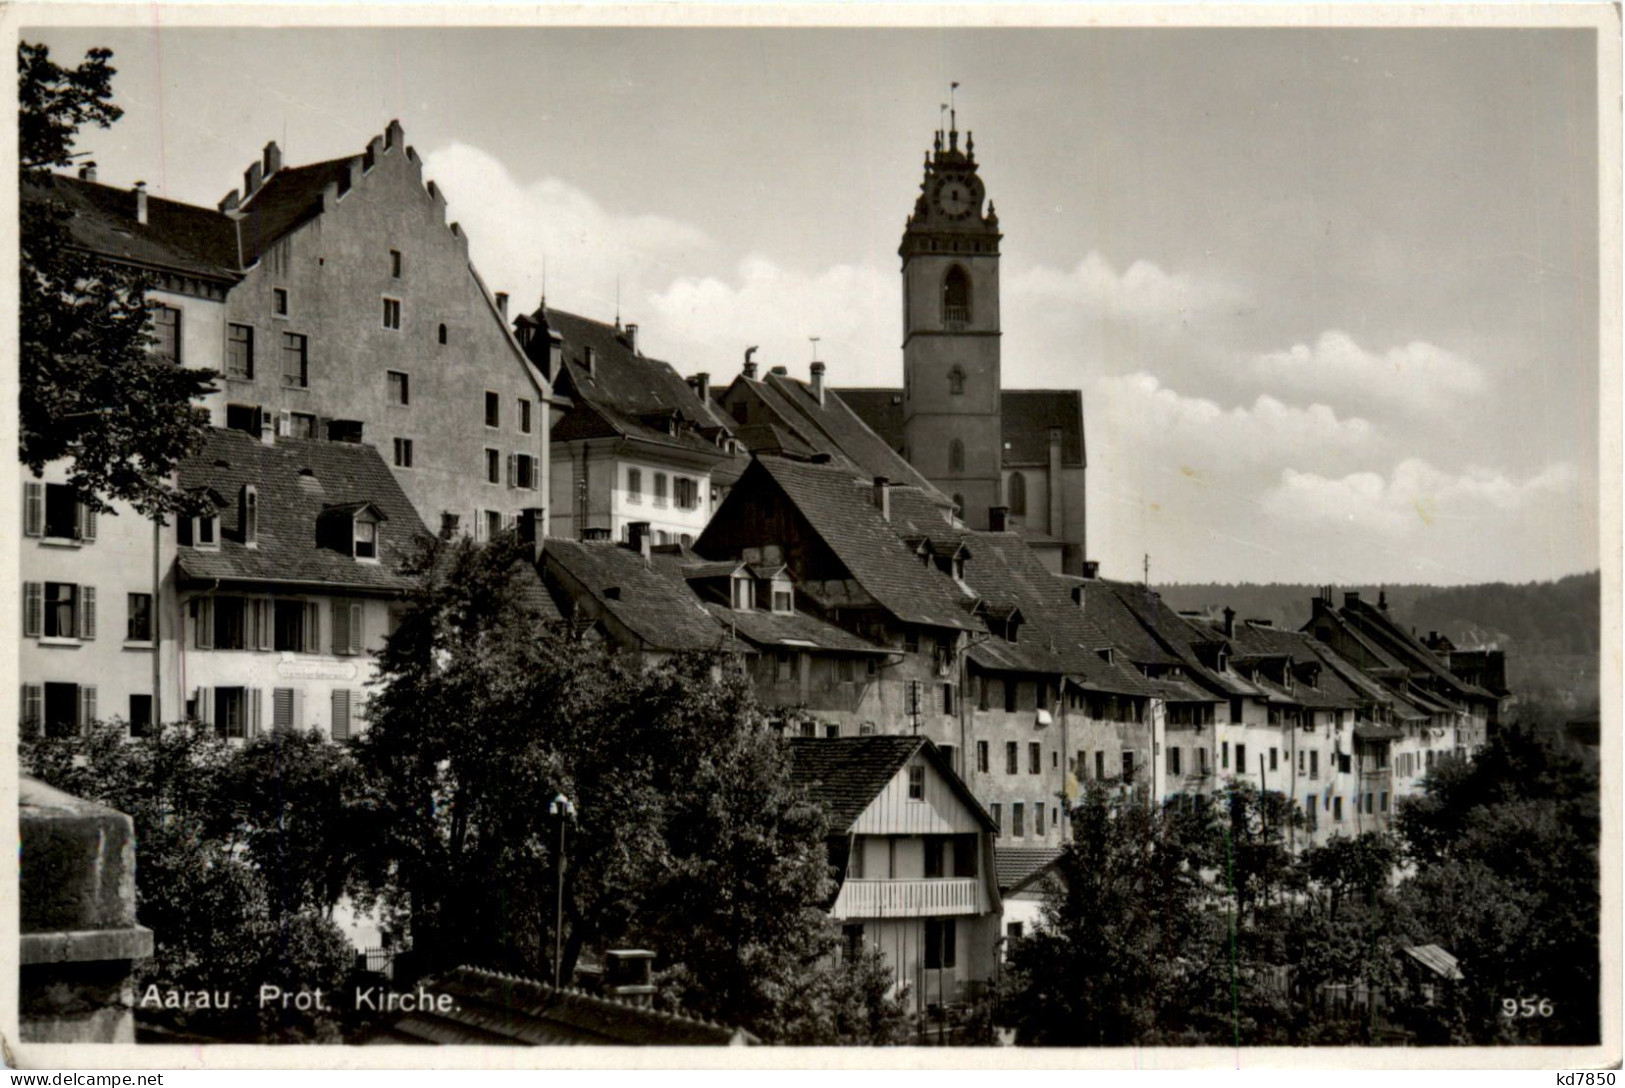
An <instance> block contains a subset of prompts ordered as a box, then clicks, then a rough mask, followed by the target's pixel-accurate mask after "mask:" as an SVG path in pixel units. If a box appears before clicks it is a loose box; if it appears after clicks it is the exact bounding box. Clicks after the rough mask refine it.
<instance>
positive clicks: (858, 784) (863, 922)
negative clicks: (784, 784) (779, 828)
mask: <svg viewBox="0 0 1625 1088" xmlns="http://www.w3.org/2000/svg"><path fill="white" fill-rule="evenodd" d="M786 743H787V744H789V746H790V753H791V759H792V775H793V778H794V781H795V782H796V783H797V784H798V785H800V786H802V787H804V788H806V789H807V790H808V791H809V792H810V793H811V795H812V796H813V798H814V799H815V800H817V801H819V802H821V803H822V804H823V806H824V809H825V811H826V812H827V813H828V816H829V835H830V838H829V846H830V861H831V864H832V865H833V867H834V869H835V871H836V874H837V890H836V894H835V898H834V900H833V902H832V903H831V904H830V908H829V909H830V913H831V914H832V915H833V916H834V917H835V918H836V919H837V920H838V921H839V922H840V923H841V926H842V929H843V931H844V934H845V938H846V947H847V949H849V950H852V951H856V950H858V949H860V948H865V947H867V948H873V949H875V950H877V951H879V952H881V953H882V954H884V955H885V956H886V958H887V960H888V961H889V962H890V964H891V966H892V971H893V977H894V986H893V992H894V993H900V994H903V995H905V996H906V1000H907V1002H908V1005H909V1008H910V1009H912V1010H913V1011H914V1012H915V1013H916V1014H918V1015H922V1016H923V1015H927V1014H930V1013H932V1012H933V1011H937V1010H942V1009H946V1008H948V1007H951V1006H954V1005H958V1004H961V1003H964V1002H966V1001H969V1000H971V999H972V998H974V997H976V996H977V995H978V994H979V993H980V992H982V991H983V990H984V989H985V987H986V986H987V985H988V984H989V983H990V982H991V980H992V979H993V977H994V973H995V969H996V962H997V956H998V942H999V937H1000V929H999V925H1000V918H1001V910H1002V904H1001V901H1000V898H999V884H998V878H997V869H996V866H995V864H994V855H993V821H992V820H991V819H990V818H989V817H988V814H987V813H986V812H985V811H984V810H983V809H982V806H981V805H979V804H978V803H977V802H976V798H975V797H973V796H972V795H971V792H970V790H969V789H967V788H966V786H965V784H964V783H963V782H962V781H961V780H960V778H959V776H958V775H957V774H955V773H954V770H953V768H952V767H951V766H950V765H949V764H948V761H947V760H946V759H944V758H943V755H942V753H941V752H940V751H939V750H938V749H937V746H936V745H935V744H933V743H932V742H931V741H930V740H929V739H927V738H924V737H896V736H870V737H838V738H823V737H818V738H813V737H796V738H792V739H790V740H788V741H787V742H786Z"/></svg>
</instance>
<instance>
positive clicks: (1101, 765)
mask: <svg viewBox="0 0 1625 1088" xmlns="http://www.w3.org/2000/svg"><path fill="white" fill-rule="evenodd" d="M1105 777H1106V753H1105V752H1096V753H1095V778H1097V779H1100V780H1104V779H1105Z"/></svg>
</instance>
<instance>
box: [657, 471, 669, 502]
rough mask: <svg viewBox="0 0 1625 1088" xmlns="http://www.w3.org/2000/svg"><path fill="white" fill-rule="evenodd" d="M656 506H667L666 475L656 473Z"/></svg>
mask: <svg viewBox="0 0 1625 1088" xmlns="http://www.w3.org/2000/svg"><path fill="white" fill-rule="evenodd" d="M655 505H656V506H665V505H666V474H665V473H664V472H657V473H655Z"/></svg>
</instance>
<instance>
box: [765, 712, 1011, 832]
mask: <svg viewBox="0 0 1625 1088" xmlns="http://www.w3.org/2000/svg"><path fill="white" fill-rule="evenodd" d="M785 743H786V744H788V745H789V746H790V778H791V781H793V782H795V783H796V784H797V785H800V786H805V787H807V788H808V790H809V791H810V792H811V793H812V795H813V798H814V799H815V800H817V801H819V802H820V803H821V804H822V805H823V806H824V811H825V812H826V813H828V815H829V830H830V833H831V834H832V835H839V834H843V833H844V832H845V831H846V830H847V829H848V828H850V827H851V826H852V824H853V823H854V822H856V821H857V818H858V817H859V816H862V815H863V810H864V809H866V808H868V807H869V803H870V802H871V801H873V800H874V799H875V798H876V797H877V796H879V794H880V791H881V790H883V789H885V788H886V786H887V785H888V784H890V782H891V780H892V779H893V778H895V777H896V776H897V773H898V772H899V771H901V770H902V769H903V768H904V767H905V766H906V765H907V764H908V762H909V760H910V759H912V758H913V757H914V753H915V752H918V751H921V750H922V749H923V750H924V752H925V756H926V758H927V759H928V760H930V761H931V764H932V766H934V767H936V769H937V771H938V772H939V773H940V774H941V775H942V776H943V778H944V779H945V780H946V781H947V782H948V784H949V786H950V788H952V789H953V791H954V793H955V795H956V796H957V797H958V798H959V799H960V801H962V802H963V803H964V804H965V807H966V808H968V809H970V810H971V811H972V812H973V813H975V814H976V817H977V819H978V821H979V822H980V823H981V824H982V826H983V827H984V828H985V829H987V830H989V831H991V830H993V820H992V817H990V816H988V814H987V812H986V811H985V810H983V808H982V806H981V804H980V802H978V801H977V800H976V798H975V797H974V796H972V795H971V792H970V790H969V789H967V788H966V786H965V783H964V782H962V781H961V780H960V778H959V776H958V775H957V774H955V773H954V771H953V768H952V767H950V766H949V765H948V762H947V761H946V760H944V759H943V758H942V754H941V753H940V752H938V751H937V746H936V745H935V744H932V743H931V741H930V740H929V739H928V738H926V737H895V736H871V737H790V738H788V739H786V741H785Z"/></svg>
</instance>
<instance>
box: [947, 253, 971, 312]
mask: <svg viewBox="0 0 1625 1088" xmlns="http://www.w3.org/2000/svg"><path fill="white" fill-rule="evenodd" d="M970 303H971V296H970V277H969V276H967V275H966V274H965V270H964V269H963V268H961V267H959V266H958V265H957V264H956V265H954V266H953V267H952V268H950V269H948V274H947V275H946V276H944V277H943V280H942V323H943V324H944V325H950V326H951V325H964V324H967V323H968V322H969V321H970Z"/></svg>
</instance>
